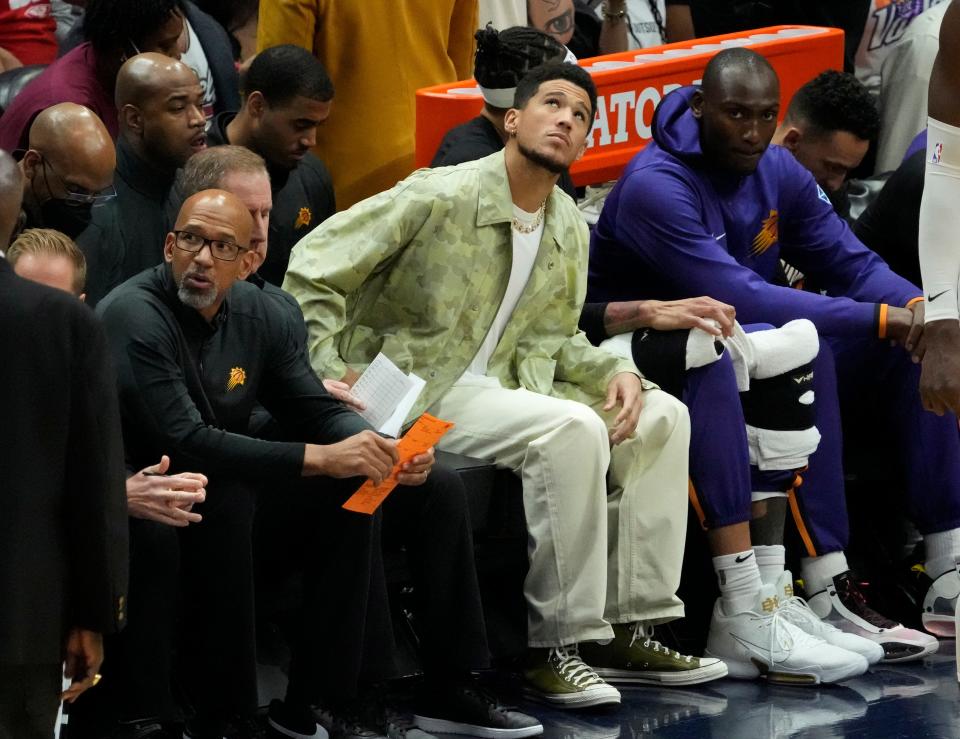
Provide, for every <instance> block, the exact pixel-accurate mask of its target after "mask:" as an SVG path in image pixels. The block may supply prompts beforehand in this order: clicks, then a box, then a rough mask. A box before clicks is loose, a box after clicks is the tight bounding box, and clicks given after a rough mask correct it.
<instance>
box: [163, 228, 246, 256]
mask: <svg viewBox="0 0 960 739" xmlns="http://www.w3.org/2000/svg"><path fill="white" fill-rule="evenodd" d="M173 233H174V236H176V240H175V241H174V243H175V244H176V246H177V248H178V249H183V251H188V252H190V253H192V254H197V253H199V252H201V251H203V247H205V246H209V247H210V254H211V255H212V256H213V257H214V258H215V259H219V260H220V261H222V262H232V261H233V260H235V259H236V258H237V257H238V256H239V255H240V252H242V251H250V248H249V247H246V246H240V244H234V243H233V242H231V241H221V240H220V239H208V238H206V237H205V236H201V235H200V234H195V233H191V232H190V231H174V232H173Z"/></svg>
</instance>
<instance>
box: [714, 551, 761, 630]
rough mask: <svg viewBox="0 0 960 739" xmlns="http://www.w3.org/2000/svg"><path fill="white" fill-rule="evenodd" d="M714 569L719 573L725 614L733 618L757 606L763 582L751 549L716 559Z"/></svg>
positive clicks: (722, 605) (721, 604) (721, 602)
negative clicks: (734, 615)
mask: <svg viewBox="0 0 960 739" xmlns="http://www.w3.org/2000/svg"><path fill="white" fill-rule="evenodd" d="M713 569H714V571H715V572H716V573H717V582H718V583H719V585H720V607H721V608H722V609H723V612H724V613H726V614H727V615H730V616H732V615H733V614H736V613H743V612H744V611H748V610H750V609H751V608H753V607H754V606H755V605H756V602H757V594H758V593H759V592H760V586H761V585H762V582H761V580H760V568H759V567H757V557H756V555H755V554H754V553H753V552H752V551H751V550H750V549H748V550H747V551H745V552H735V553H734V554H721V555H720V556H719V557H714V558H713Z"/></svg>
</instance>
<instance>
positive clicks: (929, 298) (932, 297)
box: [927, 290, 950, 303]
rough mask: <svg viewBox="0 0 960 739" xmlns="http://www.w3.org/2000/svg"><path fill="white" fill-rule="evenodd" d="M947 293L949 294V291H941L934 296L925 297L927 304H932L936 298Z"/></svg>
mask: <svg viewBox="0 0 960 739" xmlns="http://www.w3.org/2000/svg"><path fill="white" fill-rule="evenodd" d="M948 292H950V290H941V291H940V292H938V293H937V294H936V295H928V296H927V302H928V303H932V302H933V301H934V300H936V299H937V298H939V297H940V296H941V295H943V294H944V293H948Z"/></svg>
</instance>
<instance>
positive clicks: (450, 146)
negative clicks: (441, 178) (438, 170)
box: [430, 25, 576, 198]
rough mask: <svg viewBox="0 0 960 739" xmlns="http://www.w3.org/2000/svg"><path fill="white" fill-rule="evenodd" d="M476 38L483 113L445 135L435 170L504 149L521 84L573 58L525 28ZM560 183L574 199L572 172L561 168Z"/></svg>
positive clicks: (543, 35) (541, 34)
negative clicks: (545, 66) (530, 74)
mask: <svg viewBox="0 0 960 739" xmlns="http://www.w3.org/2000/svg"><path fill="white" fill-rule="evenodd" d="M475 38H476V39H477V53H476V57H475V60H474V63H473V78H474V79H475V80H476V81H477V84H478V85H479V86H480V92H482V93H483V109H482V110H481V111H480V115H478V116H477V117H476V118H474V119H472V120H470V121H467V122H466V123H463V124H461V125H459V126H457V127H456V128H453V129H451V130H450V131H448V132H447V135H446V136H444V137H443V141H441V142H440V147H439V148H438V149H437V153H436V154H435V155H434V156H433V161H432V162H430V166H431V167H446V166H450V165H453V164H462V163H463V162H473V161H476V160H477V159H483V157H485V156H488V155H490V154H493V153H495V152H498V151H500V150H501V149H502V148H503V147H504V146H505V145H506V142H507V139H508V138H509V136H508V135H507V132H506V129H505V128H504V124H503V119H504V117H505V116H506V115H507V110H509V109H510V108H512V107H513V96H514V93H516V90H517V83H518V82H519V81H520V80H521V79H522V78H523V76H524V75H525V74H526V73H527V72H529V71H530V70H531V69H534V68H535V67H539V66H540V65H541V64H545V63H547V62H562V61H572V59H573V57H572V55H571V54H570V52H569V51H567V49H566V47H564V45H563V44H561V43H560V42H559V41H556V40H555V39H554V38H553V37H552V36H550V35H548V34H546V33H544V32H543V31H538V30H537V29H536V28H529V27H527V26H515V27H513V28H507V29H505V30H503V31H498V30H496V29H495V28H494V27H493V26H489V25H488V26H487V27H486V28H484V29H482V30H480V31H477V33H476V36H475ZM557 184H558V185H559V186H560V189H562V190H563V191H564V192H565V193H567V194H568V195H569V196H570V197H573V198H575V197H576V194H575V191H574V185H573V180H572V179H571V178H570V172H569V170H566V169H564V170H563V172H562V173H561V174H560V180H559V182H558V183H557Z"/></svg>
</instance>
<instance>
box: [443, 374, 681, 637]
mask: <svg viewBox="0 0 960 739" xmlns="http://www.w3.org/2000/svg"><path fill="white" fill-rule="evenodd" d="M643 397H644V407H643V411H642V412H641V414H640V421H639V423H638V424H637V430H636V433H635V435H634V436H633V438H630V439H628V440H626V441H624V442H623V443H622V444H620V445H618V446H616V447H614V448H613V449H612V450H611V449H610V442H609V436H608V432H607V423H609V422H611V421H612V419H613V417H614V416H615V413H610V414H604V415H605V416H606V419H607V420H604V417H601V415H600V414H601V413H602V411H600V408H601V406H602V405H603V401H602V400H597V401H596V403H595V405H594V406H593V408H595V409H596V410H594V409H593V408H591V407H589V406H587V405H584V404H583V403H579V402H577V401H573V400H562V399H559V398H554V397H549V396H546V395H540V394H537V393H532V392H529V391H527V390H523V389H520V390H507V389H504V388H500V387H491V386H490V384H483V383H482V382H471V381H470V380H468V379H464V380H461V381H460V382H459V383H457V385H455V386H454V387H452V388H451V389H450V390H449V392H447V394H446V395H445V396H444V397H443V398H442V399H441V400H439V401H438V402H437V403H435V404H434V405H433V406H432V407H431V408H430V412H431V413H433V414H434V415H436V416H438V417H440V418H443V419H445V420H448V421H453V422H454V423H456V427H455V428H454V429H453V430H452V431H450V433H448V434H447V435H446V436H445V437H444V438H443V440H442V441H441V442H440V444H439V446H440V448H441V449H445V450H448V451H451V452H456V453H460V454H467V455H470V456H473V457H478V458H481V459H491V460H493V461H494V462H495V463H496V464H497V465H498V466H499V467H503V468H506V469H509V470H512V471H513V472H514V473H516V474H517V475H519V476H520V478H521V480H522V482H523V504H524V510H525V515H526V520H527V530H528V532H529V544H528V556H529V559H530V570H529V573H528V574H527V578H526V581H525V583H524V595H525V596H526V599H527V607H528V608H527V612H528V641H529V645H530V646H532V647H555V646H560V645H566V644H573V643H576V642H581V641H591V640H599V639H609V638H611V637H612V636H613V631H612V629H611V628H610V624H611V623H631V622H633V621H645V622H649V623H658V622H663V621H669V620H671V619H674V618H679V617H681V616H682V615H683V603H681V601H680V600H679V598H677V596H676V590H677V586H678V585H679V582H680V569H681V565H682V562H683V547H684V539H685V535H686V525H687V469H688V453H689V440H690V421H689V417H688V415H687V409H686V407H685V406H684V405H683V404H682V403H680V402H679V401H678V400H676V399H675V398H673V397H672V396H670V395H668V394H667V393H665V392H663V391H661V390H656V389H655V390H647V391H645V392H644V394H643ZM608 472H609V478H608Z"/></svg>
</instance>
